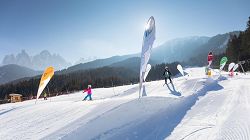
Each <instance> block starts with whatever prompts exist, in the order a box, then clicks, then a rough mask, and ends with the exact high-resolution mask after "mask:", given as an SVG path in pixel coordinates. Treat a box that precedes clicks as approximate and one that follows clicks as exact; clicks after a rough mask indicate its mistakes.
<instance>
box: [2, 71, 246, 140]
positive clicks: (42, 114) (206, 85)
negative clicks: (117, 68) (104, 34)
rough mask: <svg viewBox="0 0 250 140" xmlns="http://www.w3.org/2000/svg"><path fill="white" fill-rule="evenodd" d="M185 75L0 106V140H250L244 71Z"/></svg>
mask: <svg viewBox="0 0 250 140" xmlns="http://www.w3.org/2000/svg"><path fill="white" fill-rule="evenodd" d="M185 72H187V73H188V74H189V76H186V78H183V77H178V78H174V79H173V82H174V86H172V85H171V84H169V85H164V86H163V83H164V81H153V82H147V83H145V87H146V92H147V95H148V96H147V97H143V98H140V99H138V85H137V84H136V85H126V86H120V87H113V88H98V89H93V98H94V101H82V99H83V97H84V96H85V94H83V93H82V92H81V91H79V92H76V93H74V94H69V95H61V96H57V97H52V98H48V100H43V99H39V100H38V102H37V104H35V100H29V101H24V102H21V103H15V104H11V103H10V104H3V105H1V106H0V124H1V125H0V132H1V133H0V139H66V140H67V139H79V140H80V139H86V140H89V139H109V140H113V139H114V140H116V139H167V140H168V139H169V140H176V139H185V140H186V139H188V140H197V139H199V140H200V139H202V140H203V139H209V140H215V139H237V140H249V139H250V129H249V128H250V121H249V116H250V105H249V103H250V94H248V93H249V90H250V85H249V83H250V75H249V73H248V74H247V75H243V74H240V73H239V74H238V75H236V76H234V77H229V76H228V73H226V72H222V74H221V76H220V75H219V74H218V71H217V70H214V71H213V72H212V74H213V76H212V77H210V78H208V77H207V76H205V75H204V68H189V69H185Z"/></svg>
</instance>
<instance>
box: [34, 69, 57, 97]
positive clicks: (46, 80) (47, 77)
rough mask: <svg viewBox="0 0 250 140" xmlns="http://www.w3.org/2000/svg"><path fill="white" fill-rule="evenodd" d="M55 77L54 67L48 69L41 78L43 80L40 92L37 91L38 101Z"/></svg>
mask: <svg viewBox="0 0 250 140" xmlns="http://www.w3.org/2000/svg"><path fill="white" fill-rule="evenodd" d="M53 75H54V68H53V67H48V68H47V69H46V70H45V71H44V73H43V75H42V77H41V80H40V84H39V88H38V91H37V96H36V101H37V99H38V98H39V96H40V95H41V93H42V92H43V90H44V88H45V87H46V85H47V84H48V83H49V81H50V79H51V78H52V77H53Z"/></svg>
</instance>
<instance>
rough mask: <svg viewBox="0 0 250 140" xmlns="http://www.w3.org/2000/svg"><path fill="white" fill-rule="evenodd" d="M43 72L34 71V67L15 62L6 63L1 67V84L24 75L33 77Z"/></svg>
mask: <svg viewBox="0 0 250 140" xmlns="http://www.w3.org/2000/svg"><path fill="white" fill-rule="evenodd" d="M41 73H42V72H39V71H34V70H32V69H29V68H26V67H22V66H18V65H15V64H9V65H4V66H2V67H0V84H4V83H7V82H10V81H13V80H17V79H20V78H24V77H32V76H35V75H39V74H41Z"/></svg>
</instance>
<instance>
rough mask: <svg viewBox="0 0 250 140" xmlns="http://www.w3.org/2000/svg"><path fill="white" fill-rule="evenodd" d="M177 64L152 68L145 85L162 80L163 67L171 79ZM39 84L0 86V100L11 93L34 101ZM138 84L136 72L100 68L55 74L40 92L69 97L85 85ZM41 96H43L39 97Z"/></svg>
mask: <svg viewBox="0 0 250 140" xmlns="http://www.w3.org/2000/svg"><path fill="white" fill-rule="evenodd" d="M177 64H178V63H176V62H175V63H171V64H158V65H155V66H152V68H151V71H150V72H149V74H148V77H147V81H152V80H162V79H164V77H163V75H162V74H163V71H164V68H165V66H166V65H167V66H168V67H169V68H170V70H171V72H172V73H173V75H175V74H177V73H178V70H177V69H176V66H177ZM39 82H40V76H36V77H33V78H31V79H29V80H23V81H19V82H15V83H13V82H12V83H7V84H4V85H0V99H2V100H3V99H7V98H8V95H9V94H11V93H18V94H21V95H22V96H23V97H24V98H25V99H31V98H35V96H36V94H37V90H38V85H39ZM138 82H139V70H131V69H128V68H126V67H102V68H96V69H88V70H79V71H75V72H71V73H67V74H55V75H54V76H53V77H52V79H51V81H50V82H49V84H48V85H47V87H46V88H45V89H44V91H45V92H46V93H47V95H49V96H56V95H61V94H69V93H72V92H75V91H79V90H83V89H85V88H87V86H88V85H89V84H91V85H92V87H93V88H103V87H105V88H108V87H112V86H122V85H128V84H136V83H138ZM42 95H43V94H42Z"/></svg>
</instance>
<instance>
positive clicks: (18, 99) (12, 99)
mask: <svg viewBox="0 0 250 140" xmlns="http://www.w3.org/2000/svg"><path fill="white" fill-rule="evenodd" d="M9 96H10V102H11V103H15V102H22V95H21V94H15V93H12V94H10V95H9Z"/></svg>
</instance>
